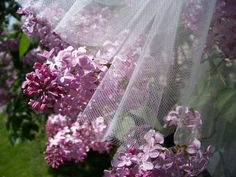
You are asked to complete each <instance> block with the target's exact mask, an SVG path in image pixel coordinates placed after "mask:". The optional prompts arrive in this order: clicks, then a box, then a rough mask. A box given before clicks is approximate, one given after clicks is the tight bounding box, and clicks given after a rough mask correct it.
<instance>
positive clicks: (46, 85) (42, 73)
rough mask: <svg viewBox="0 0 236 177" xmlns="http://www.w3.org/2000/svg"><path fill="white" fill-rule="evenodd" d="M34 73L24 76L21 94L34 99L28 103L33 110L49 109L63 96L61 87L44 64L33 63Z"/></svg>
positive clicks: (54, 75)
mask: <svg viewBox="0 0 236 177" xmlns="http://www.w3.org/2000/svg"><path fill="white" fill-rule="evenodd" d="M34 69H35V71H33V72H30V73H28V74H26V81H24V82H23V84H22V88H23V92H24V93H25V94H27V95H29V96H32V97H34V99H31V100H30V102H29V105H31V107H32V108H33V109H37V110H40V111H44V110H46V109H47V108H48V107H51V106H53V105H54V104H55V102H56V101H57V100H58V99H60V98H61V97H62V96H63V95H64V94H65V92H64V89H63V87H62V85H60V84H59V83H58V82H57V76H56V74H54V73H52V72H51V71H50V69H49V67H48V65H46V64H40V63H35V64H34Z"/></svg>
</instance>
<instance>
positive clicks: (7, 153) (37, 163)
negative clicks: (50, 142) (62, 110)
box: [0, 115, 53, 177]
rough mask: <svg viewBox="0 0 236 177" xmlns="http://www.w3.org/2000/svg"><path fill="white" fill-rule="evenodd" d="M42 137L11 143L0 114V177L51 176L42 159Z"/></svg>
mask: <svg viewBox="0 0 236 177" xmlns="http://www.w3.org/2000/svg"><path fill="white" fill-rule="evenodd" d="M43 149H44V137H37V138H36V139H35V140H34V141H24V142H19V143H18V144H16V145H14V146H13V145H12V144H11V143H10V141H9V139H8V134H7V131H6V128H5V123H4V117H3V115H0V177H52V176H53V175H50V174H49V169H48V166H47V164H46V162H45V161H44V160H43Z"/></svg>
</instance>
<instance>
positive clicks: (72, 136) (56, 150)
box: [44, 117, 111, 168]
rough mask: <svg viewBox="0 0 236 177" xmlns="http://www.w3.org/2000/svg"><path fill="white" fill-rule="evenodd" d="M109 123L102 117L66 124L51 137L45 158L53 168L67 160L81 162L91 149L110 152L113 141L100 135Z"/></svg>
mask: <svg viewBox="0 0 236 177" xmlns="http://www.w3.org/2000/svg"><path fill="white" fill-rule="evenodd" d="M106 128H107V125H106V124H105V121H104V119H103V118H102V117H99V118H97V119H96V120H94V121H83V122H80V123H79V122H75V123H73V124H72V125H71V126H70V127H68V126H65V127H64V128H63V129H61V130H60V131H58V132H57V133H56V134H55V135H54V136H52V137H49V139H48V142H47V148H46V150H45V152H44V154H45V160H46V161H47V162H48V164H49V165H50V166H52V167H53V168H57V167H58V166H60V165H61V164H63V163H64V162H65V161H74V162H81V161H83V160H84V158H86V156H87V153H88V151H89V150H90V149H92V150H94V151H97V152H99V153H104V152H108V151H109V149H110V147H111V143H110V142H107V141H102V140H101V137H100V136H99V135H102V134H104V131H105V130H106Z"/></svg>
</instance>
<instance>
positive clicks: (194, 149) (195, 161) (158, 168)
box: [104, 106, 212, 177]
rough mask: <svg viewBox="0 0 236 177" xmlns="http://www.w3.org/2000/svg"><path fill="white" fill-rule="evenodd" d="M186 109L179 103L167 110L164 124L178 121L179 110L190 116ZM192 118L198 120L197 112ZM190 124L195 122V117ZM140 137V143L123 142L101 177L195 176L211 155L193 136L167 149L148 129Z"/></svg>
mask: <svg viewBox="0 0 236 177" xmlns="http://www.w3.org/2000/svg"><path fill="white" fill-rule="evenodd" d="M186 110H188V109H186V107H183V106H179V107H177V108H176V110H175V111H171V112H170V113H169V115H168V116H169V117H168V116H167V117H168V119H167V123H168V125H173V124H177V122H178V121H180V120H179V119H181V118H180V116H179V113H180V112H182V113H185V114H186V115H188V116H189V117H190V118H189V119H193V116H192V114H190V113H189V112H188V111H186ZM192 111H193V112H197V111H194V110H192ZM197 113H198V112H197ZM186 115H185V116H186ZM195 119H200V115H198V116H197V118H195ZM176 120H178V121H176ZM171 121H173V122H171ZM170 123H172V124H170ZM194 123H196V124H198V123H199V120H198V121H196V122H194ZM191 126H192V124H191ZM197 126H199V125H197ZM143 140H144V141H140V142H142V143H141V144H137V145H136V146H134V147H131V145H129V144H127V145H126V148H125V150H121V151H119V152H117V153H116V154H115V156H114V158H113V160H112V168H111V169H110V170H105V171H104V175H105V177H124V176H126V177H190V176H197V175H199V174H200V173H201V172H202V171H203V170H204V169H206V167H207V165H208V163H209V159H210V157H211V156H212V152H211V147H210V146H208V147H207V148H204V147H202V146H201V142H200V141H199V140H198V139H196V138H195V139H194V140H193V141H192V142H190V143H189V144H186V145H176V146H174V147H169V148H168V147H164V145H163V143H164V137H163V135H162V134H161V133H160V132H157V131H155V130H153V129H150V130H149V131H148V132H147V133H146V134H145V135H144V136H143Z"/></svg>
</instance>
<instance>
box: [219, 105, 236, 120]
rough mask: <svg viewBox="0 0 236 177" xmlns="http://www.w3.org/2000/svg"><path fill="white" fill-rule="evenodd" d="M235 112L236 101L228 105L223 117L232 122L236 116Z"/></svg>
mask: <svg viewBox="0 0 236 177" xmlns="http://www.w3.org/2000/svg"><path fill="white" fill-rule="evenodd" d="M235 113H236V102H234V103H233V104H232V105H230V106H228V107H227V109H226V110H225V111H224V114H223V115H222V117H223V118H224V119H225V120H226V121H228V122H229V123H232V122H233V121H234V119H235V117H236V114H235Z"/></svg>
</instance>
